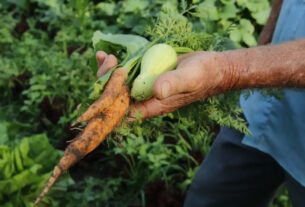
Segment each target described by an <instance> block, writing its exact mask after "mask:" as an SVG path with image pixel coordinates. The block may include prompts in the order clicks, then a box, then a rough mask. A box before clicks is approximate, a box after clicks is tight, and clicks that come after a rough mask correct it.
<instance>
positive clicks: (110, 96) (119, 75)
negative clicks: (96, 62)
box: [73, 68, 128, 125]
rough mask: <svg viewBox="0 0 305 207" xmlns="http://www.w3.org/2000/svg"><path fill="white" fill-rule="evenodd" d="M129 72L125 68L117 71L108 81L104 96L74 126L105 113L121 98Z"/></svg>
mask: <svg viewBox="0 0 305 207" xmlns="http://www.w3.org/2000/svg"><path fill="white" fill-rule="evenodd" d="M127 75H128V72H127V70H125V69H123V68H118V69H116V70H115V71H114V72H113V73H112V75H111V78H110V80H109V81H108V83H107V85H106V87H105V90H104V92H103V94H102V96H101V97H100V98H99V99H98V100H96V101H95V102H94V103H93V104H92V105H91V106H90V107H89V108H88V109H87V110H86V111H85V112H84V113H83V114H82V115H81V116H80V117H79V118H78V119H77V120H76V121H75V123H73V125H75V124H77V123H79V122H83V121H88V120H90V119H91V118H92V117H94V116H95V115H97V114H99V113H101V112H103V111H105V110H106V109H107V107H109V106H110V105H111V104H112V103H113V102H114V101H115V99H116V98H117V97H118V96H119V94H120V92H121V90H122V89H121V88H122V86H123V85H124V83H125V81H126V79H127Z"/></svg>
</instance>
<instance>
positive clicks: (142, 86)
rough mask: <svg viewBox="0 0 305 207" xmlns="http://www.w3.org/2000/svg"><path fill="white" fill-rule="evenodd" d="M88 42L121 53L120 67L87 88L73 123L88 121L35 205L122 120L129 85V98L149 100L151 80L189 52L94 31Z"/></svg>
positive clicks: (135, 38)
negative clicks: (83, 105)
mask: <svg viewBox="0 0 305 207" xmlns="http://www.w3.org/2000/svg"><path fill="white" fill-rule="evenodd" d="M92 41H93V46H94V49H95V51H99V50H103V51H105V52H106V53H108V54H115V52H117V50H123V51H124V50H125V51H126V53H125V55H122V57H121V60H120V61H121V64H120V65H118V66H117V67H120V68H117V67H114V68H112V69H110V70H109V71H108V72H107V73H106V74H105V75H103V76H102V77H100V78H99V79H98V80H97V81H95V83H94V84H93V86H92V87H91V93H90V96H89V99H91V100H95V101H94V103H93V104H92V105H90V106H89V108H88V109H87V110H86V111H85V112H84V113H83V114H82V115H81V116H80V117H79V118H78V119H77V120H76V121H75V123H74V124H77V123H79V122H85V121H88V124H87V126H86V127H85V129H84V131H83V132H82V133H81V134H80V135H78V136H77V137H76V138H75V139H74V140H72V142H71V143H70V144H69V146H68V147H67V148H66V150H65V152H64V156H63V157H62V158H61V160H60V161H59V164H58V165H56V166H55V168H54V170H53V173H52V175H51V177H50V178H49V180H48V182H47V183H46V186H45V188H44V189H43V191H42V193H41V194H40V196H39V197H38V198H37V199H36V201H35V203H34V204H35V205H37V204H38V203H39V202H40V200H41V199H42V198H43V197H44V196H45V195H46V194H47V193H48V191H49V190H50V188H51V187H52V186H53V185H54V183H55V182H56V181H57V180H58V178H59V177H60V176H61V174H62V173H63V172H65V171H67V170H68V169H69V168H70V167H71V166H72V165H73V164H75V163H76V162H78V161H79V160H80V159H82V158H83V157H84V156H86V155H87V154H88V153H90V152H91V151H93V150H94V149H95V148H96V147H97V146H98V145H99V144H100V143H101V142H102V141H103V140H104V139H105V138H106V136H107V135H108V134H109V133H110V132H111V131H112V130H113V129H114V128H115V127H116V125H118V124H119V123H120V122H121V121H122V119H123V118H124V116H125V114H126V112H127V111H128V107H129V103H130V99H131V98H130V94H129V88H131V86H132V90H131V94H132V98H133V99H134V100H135V101H142V100H145V99H147V98H149V97H150V96H152V90H153V84H154V82H155V80H156V79H157V78H158V77H159V76H160V75H161V74H163V73H165V72H167V71H169V70H173V69H175V67H176V65H177V59H178V58H177V53H179V54H182V53H189V52H193V50H192V49H191V48H187V47H172V46H170V45H169V44H164V43H161V44H157V42H158V39H156V40H154V41H152V42H149V41H148V40H146V39H145V38H143V37H140V36H136V35H122V34H120V35H113V34H107V35H106V34H103V33H101V32H99V31H97V32H95V34H94V35H93V38H92ZM118 58H120V57H118ZM93 67H94V66H93ZM95 67H96V66H95ZM140 67H141V68H140ZM139 69H140V71H139ZM138 74H139V75H138ZM137 75H138V76H137Z"/></svg>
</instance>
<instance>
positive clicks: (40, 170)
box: [0, 0, 291, 207]
mask: <svg viewBox="0 0 305 207" xmlns="http://www.w3.org/2000/svg"><path fill="white" fill-rule="evenodd" d="M164 10H170V11H174V12H175V11H176V12H177V11H179V12H182V13H183V14H184V16H185V17H186V18H187V19H188V21H190V22H192V23H191V26H190V27H191V30H193V31H202V32H204V33H205V34H207V36H209V35H212V36H213V37H212V41H210V42H207V44H208V45H209V47H206V48H203V49H206V50H223V49H225V48H224V47H222V45H223V44H222V43H221V42H217V40H221V38H217V36H219V37H220V36H223V35H225V34H226V35H228V36H229V38H230V39H231V40H233V41H234V42H235V43H236V44H237V45H238V47H251V46H255V45H256V41H257V37H258V34H259V32H260V31H261V29H262V26H263V25H264V23H265V21H266V18H267V17H268V14H269V11H270V3H269V1H268V0H261V1H256V0H250V1H245V0H193V1H187V2H186V1H182V2H178V1H177V0H166V1H164V0H154V1H153V0H127V1H118V0H117V1H111V0H109V1H102V2H100V1H89V0H69V1H64V0H3V1H1V2H0V25H1V27H0V172H1V173H0V189H1V193H0V205H1V206H32V203H31V202H32V201H33V200H34V199H35V197H36V196H37V195H38V193H39V191H40V190H41V188H42V187H43V185H44V183H45V181H46V179H47V177H48V176H49V175H50V173H51V170H52V167H53V166H54V165H55V163H56V162H57V161H58V159H59V157H60V156H61V155H62V151H60V150H63V149H64V147H65V146H66V141H67V140H70V139H72V138H73V137H74V136H75V135H76V134H77V133H78V132H79V131H78V130H77V129H75V130H71V129H69V126H70V123H71V122H72V121H73V120H74V119H75V118H76V117H77V116H78V112H77V110H76V108H77V105H78V104H79V103H81V102H83V100H86V99H87V98H88V93H89V88H90V86H91V85H92V83H94V81H95V80H96V77H95V72H96V71H93V70H91V69H90V68H91V67H90V61H89V60H90V59H91V58H92V57H94V51H93V49H92V47H91V37H92V35H93V33H94V31H96V30H101V31H102V32H103V33H133V34H138V35H142V36H145V37H146V38H151V37H152V36H153V35H154V34H155V35H156V34H158V31H157V30H150V31H147V30H146V28H147V25H151V24H152V23H153V19H154V18H157V17H159V16H160V14H161V12H162V11H164ZM159 32H160V31H159ZM209 37H210V36H209ZM218 46H219V47H218ZM238 97H239V93H238V92H237V93H230V94H226V95H220V96H217V97H213V98H210V99H207V100H204V101H200V102H198V103H194V104H192V105H190V106H188V107H185V108H183V109H181V110H179V111H177V112H175V113H172V114H168V115H166V116H161V117H157V118H153V119H150V120H147V121H144V122H142V123H134V124H131V125H129V126H128V127H127V126H123V127H121V128H120V129H117V130H116V132H115V133H113V134H111V135H110V136H109V139H108V141H107V142H105V143H103V144H102V146H101V147H100V148H98V149H97V150H96V151H95V152H93V153H92V154H91V155H89V156H88V157H87V158H85V159H84V160H83V161H82V162H81V163H79V164H78V165H76V166H75V167H74V168H72V169H71V171H69V173H67V174H66V175H65V176H64V177H63V178H62V179H61V180H60V181H59V182H58V183H57V184H56V185H55V186H54V188H53V190H52V191H51V192H50V194H48V196H47V197H46V198H45V199H44V200H43V202H42V204H41V206H128V205H129V206H161V205H165V206H181V205H182V203H183V199H184V196H185V193H186V191H187V188H188V186H189V184H190V183H191V181H192V178H193V176H194V175H195V173H196V170H197V167H198V165H199V164H200V162H201V161H202V160H203V159H204V156H205V154H206V153H207V152H208V151H209V148H210V146H211V144H212V142H213V139H214V138H215V136H216V135H217V133H218V130H219V125H226V126H230V127H234V128H236V129H239V130H240V131H243V132H247V129H246V126H245V123H244V122H243V120H241V119H237V118H236V117H237V116H238V114H239V113H241V109H240V108H239V107H238V106H237V105H236V103H237V101H238ZM198 112H199V114H198ZM3 189H5V190H3ZM161 194H163V195H164V194H165V195H166V198H165V199H163V200H162V199H160V195H161ZM288 206H291V204H290V201H289V199H288V197H287V192H286V191H285V190H284V192H283V193H282V194H281V195H280V196H279V197H278V198H277V199H276V200H275V201H274V203H273V204H272V207H288Z"/></svg>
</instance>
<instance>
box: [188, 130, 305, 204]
mask: <svg viewBox="0 0 305 207" xmlns="http://www.w3.org/2000/svg"><path fill="white" fill-rule="evenodd" d="M243 136H244V134H242V133H240V132H239V131H237V130H234V129H231V128H228V127H222V128H221V130H220V133H219V134H218V136H217V138H216V139H215V141H214V143H213V145H212V148H211V150H210V151H209V153H208V154H207V156H206V157H205V158H204V161H203V162H202V163H201V165H200V167H199V169H198V171H197V172H196V175H195V177H194V179H193V182H192V184H191V186H190V188H189V190H188V193H187V196H186V199H185V202H184V207H268V206H270V202H271V200H273V198H274V196H275V194H276V193H277V192H278V188H279V187H280V186H281V185H282V184H283V183H284V182H285V184H286V186H287V189H288V193H289V196H290V198H291V202H292V204H293V206H294V207H304V203H305V187H303V186H302V185H301V184H299V183H298V182H297V181H295V179H293V178H292V177H291V176H290V175H289V174H288V173H287V172H286V171H285V170H283V168H282V167H281V166H280V165H279V164H278V163H277V162H276V161H275V160H274V159H273V158H272V157H271V156H269V155H268V154H266V153H263V152H261V151H259V150H257V149H254V148H252V147H249V146H246V145H244V144H242V143H241V140H242V138H243Z"/></svg>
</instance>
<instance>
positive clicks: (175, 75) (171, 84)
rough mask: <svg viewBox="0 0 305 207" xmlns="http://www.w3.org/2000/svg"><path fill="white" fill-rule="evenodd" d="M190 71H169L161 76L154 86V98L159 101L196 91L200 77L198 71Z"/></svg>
mask: <svg viewBox="0 0 305 207" xmlns="http://www.w3.org/2000/svg"><path fill="white" fill-rule="evenodd" d="M189 69H192V68H187V69H177V70H173V71H169V72H166V73H164V74H163V75H161V76H160V77H159V78H158V79H157V80H156V81H155V84H154V88H153V90H154V96H155V97H157V98H158V99H165V98H168V97H170V96H173V95H176V94H179V93H186V92H192V91H194V90H196V88H197V87H196V86H197V83H198V80H199V77H198V76H199V75H200V74H196V71H195V70H194V71H189Z"/></svg>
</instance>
